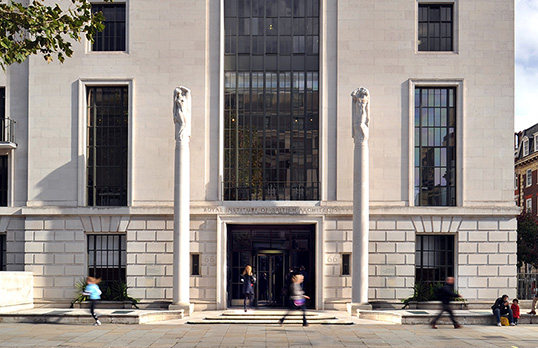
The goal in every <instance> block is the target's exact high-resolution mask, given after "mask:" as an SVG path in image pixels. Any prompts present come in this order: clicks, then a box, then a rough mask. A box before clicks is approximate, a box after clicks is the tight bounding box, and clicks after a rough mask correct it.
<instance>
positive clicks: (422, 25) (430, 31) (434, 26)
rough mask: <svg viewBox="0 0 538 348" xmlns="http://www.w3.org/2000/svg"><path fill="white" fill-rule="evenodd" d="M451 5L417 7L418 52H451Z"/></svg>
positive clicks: (423, 5) (422, 5)
mask: <svg viewBox="0 0 538 348" xmlns="http://www.w3.org/2000/svg"><path fill="white" fill-rule="evenodd" d="M452 36H453V11H452V4H436V5H433V4H421V5H418V50H419V51H452V49H453V48H452V47H453V44H452V42H453V40H452Z"/></svg>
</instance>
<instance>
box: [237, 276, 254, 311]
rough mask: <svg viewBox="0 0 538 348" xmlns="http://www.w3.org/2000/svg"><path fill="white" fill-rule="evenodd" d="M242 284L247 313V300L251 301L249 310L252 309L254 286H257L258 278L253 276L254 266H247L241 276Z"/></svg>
mask: <svg viewBox="0 0 538 348" xmlns="http://www.w3.org/2000/svg"><path fill="white" fill-rule="evenodd" d="M241 282H242V283H243V295H245V300H244V302H243V305H244V308H245V312H246V311H247V299H248V300H249V308H250V309H252V300H253V298H254V284H256V277H255V276H254V274H252V266H251V265H247V266H246V267H245V269H244V270H243V274H242V275H241Z"/></svg>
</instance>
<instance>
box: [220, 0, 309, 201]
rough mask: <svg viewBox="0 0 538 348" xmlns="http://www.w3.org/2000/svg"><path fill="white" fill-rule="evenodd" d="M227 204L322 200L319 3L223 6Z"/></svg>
mask: <svg viewBox="0 0 538 348" xmlns="http://www.w3.org/2000/svg"><path fill="white" fill-rule="evenodd" d="M224 4H225V8H224V16H225V24H224V25H225V57H224V58H225V63H224V71H225V81H224V84H225V85H224V90H225V106H224V187H223V188H224V197H223V198H224V200H294V199H297V200H318V199H319V178H318V176H319V87H318V81H319V0H280V1H277V0H255V1H246V0H226V1H225V3H224Z"/></svg>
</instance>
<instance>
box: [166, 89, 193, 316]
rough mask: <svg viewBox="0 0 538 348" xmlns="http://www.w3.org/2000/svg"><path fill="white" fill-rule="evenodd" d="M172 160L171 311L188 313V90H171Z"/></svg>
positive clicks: (189, 113) (189, 122)
mask: <svg viewBox="0 0 538 348" xmlns="http://www.w3.org/2000/svg"><path fill="white" fill-rule="evenodd" d="M174 123H175V138H176V148H175V162H174V277H173V302H172V304H171V305H170V306H169V309H171V310H177V309H183V310H185V315H190V314H191V313H192V310H193V305H192V304H191V303H190V295H189V283H190V274H189V264H190V260H189V256H190V247H189V241H190V200H191V199H190V137H191V91H190V89H188V88H186V87H177V88H176V89H175V90H174Z"/></svg>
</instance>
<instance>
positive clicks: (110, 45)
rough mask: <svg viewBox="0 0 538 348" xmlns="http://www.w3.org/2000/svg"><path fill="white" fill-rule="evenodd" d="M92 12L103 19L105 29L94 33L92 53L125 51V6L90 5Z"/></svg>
mask: <svg viewBox="0 0 538 348" xmlns="http://www.w3.org/2000/svg"><path fill="white" fill-rule="evenodd" d="M92 12H93V13H96V12H102V13H103V16H104V17H105V20H104V21H103V24H104V25H105V29H104V30H103V31H101V32H97V33H95V36H94V42H93V45H92V51H125V36H126V35H125V4H99V5H92Z"/></svg>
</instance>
